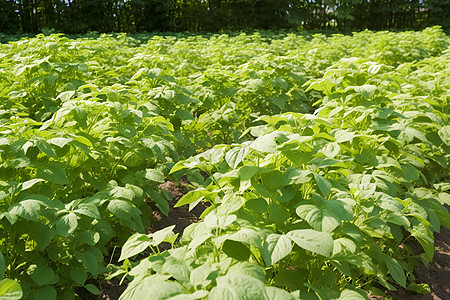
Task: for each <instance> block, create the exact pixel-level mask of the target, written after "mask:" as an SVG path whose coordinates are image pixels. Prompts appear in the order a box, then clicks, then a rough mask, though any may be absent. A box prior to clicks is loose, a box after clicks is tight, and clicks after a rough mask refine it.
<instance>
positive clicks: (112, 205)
mask: <svg viewBox="0 0 450 300" xmlns="http://www.w3.org/2000/svg"><path fill="white" fill-rule="evenodd" d="M108 210H109V211H110V212H111V213H112V214H113V215H115V216H116V217H117V218H119V219H121V220H123V221H124V222H125V223H126V224H127V225H128V226H130V227H131V228H132V229H134V230H136V231H138V232H144V227H143V225H142V221H141V218H140V216H139V215H140V214H141V213H142V212H141V211H140V210H139V209H138V208H136V207H134V206H133V204H132V203H130V202H128V201H124V200H111V201H110V202H109V204H108Z"/></svg>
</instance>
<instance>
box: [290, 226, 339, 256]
mask: <svg viewBox="0 0 450 300" xmlns="http://www.w3.org/2000/svg"><path fill="white" fill-rule="evenodd" d="M286 236H288V237H289V238H290V239H291V240H292V241H293V242H294V243H296V244H297V245H298V246H299V247H300V248H303V249H305V250H308V251H311V252H313V253H317V254H320V255H323V256H325V257H330V256H331V253H332V252H333V238H332V237H331V234H329V233H326V232H320V231H315V230H310V229H299V230H293V231H290V232H288V233H287V234H286Z"/></svg>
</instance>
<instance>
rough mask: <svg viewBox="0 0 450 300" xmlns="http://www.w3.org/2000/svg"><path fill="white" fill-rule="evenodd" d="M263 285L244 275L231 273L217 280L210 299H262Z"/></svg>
mask: <svg viewBox="0 0 450 300" xmlns="http://www.w3.org/2000/svg"><path fill="white" fill-rule="evenodd" d="M264 288H265V286H264V283H263V282H261V281H259V280H258V279H256V278H254V277H251V276H249V275H246V274H241V273H232V274H228V275H226V276H222V277H218V278H217V286H216V287H214V288H213V289H212V290H211V292H210V294H209V298H210V299H236V300H239V299H248V300H250V299H264V292H265V289H264Z"/></svg>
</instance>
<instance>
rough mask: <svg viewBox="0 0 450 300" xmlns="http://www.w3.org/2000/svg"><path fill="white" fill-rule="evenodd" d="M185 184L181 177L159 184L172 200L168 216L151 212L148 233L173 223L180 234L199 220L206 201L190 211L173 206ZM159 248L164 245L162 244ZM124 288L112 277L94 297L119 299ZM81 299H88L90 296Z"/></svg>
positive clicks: (183, 191) (182, 193)
mask: <svg viewBox="0 0 450 300" xmlns="http://www.w3.org/2000/svg"><path fill="white" fill-rule="evenodd" d="M187 184H188V182H187V180H185V179H184V178H182V180H181V182H180V184H175V183H174V182H172V181H166V182H165V183H163V184H161V185H160V186H159V187H160V188H162V189H164V190H166V191H168V192H169V193H170V194H171V195H172V198H173V200H172V201H170V202H169V205H170V212H169V215H168V216H164V215H163V214H161V213H160V212H159V211H157V210H155V211H154V212H153V217H154V220H153V222H152V223H153V225H152V227H150V228H149V229H148V232H149V233H150V232H155V231H158V230H160V229H163V228H165V227H167V226H172V225H175V229H174V230H173V231H174V232H175V233H179V236H181V234H182V233H183V231H184V229H185V228H186V227H187V226H189V225H190V224H192V223H195V222H198V221H199V217H200V215H201V214H202V213H203V211H204V210H205V209H206V208H207V207H208V205H207V204H206V203H203V202H200V203H199V204H198V205H197V206H196V207H195V208H194V209H192V210H191V211H189V210H188V206H182V207H174V206H175V204H176V203H177V202H178V200H180V198H181V197H183V195H185V194H186V193H187V192H188V189H187V188H186V185H187ZM165 246H167V245H165ZM161 248H166V247H164V245H162V247H161ZM167 248H168V247H167ZM125 289H126V284H125V283H123V284H122V285H119V279H117V278H114V279H112V280H111V281H107V282H104V283H103V284H102V286H101V294H100V296H98V298H94V299H105V300H116V299H119V297H120V295H121V294H122V293H123V291H125ZM83 299H86V300H88V299H89V300H90V299H92V298H83Z"/></svg>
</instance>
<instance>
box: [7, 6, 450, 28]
mask: <svg viewBox="0 0 450 300" xmlns="http://www.w3.org/2000/svg"><path fill="white" fill-rule="evenodd" d="M449 12H450V1H449V0H2V1H1V2H0V32H7V33H17V32H26V33H37V32H40V31H41V30H42V29H44V28H54V29H55V30H56V31H61V32H65V33H84V32H88V31H99V32H112V31H116V32H117V31H121V32H141V31H177V32H178V31H219V30H246V29H249V30H250V29H309V30H311V29H312V30H314V29H321V30H323V29H336V30H361V29H366V28H368V29H373V30H380V29H388V28H395V29H405V28H408V29H421V28H424V27H426V26H430V25H441V26H442V27H443V28H444V29H448V28H450V16H449Z"/></svg>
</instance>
